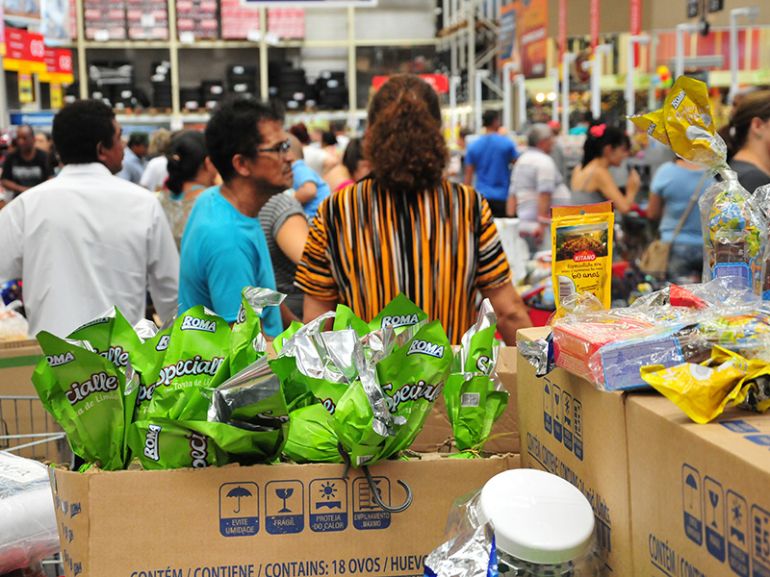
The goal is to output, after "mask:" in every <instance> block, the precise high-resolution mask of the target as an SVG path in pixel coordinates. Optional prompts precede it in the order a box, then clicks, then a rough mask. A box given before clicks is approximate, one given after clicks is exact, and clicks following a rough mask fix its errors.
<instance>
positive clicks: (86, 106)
mask: <svg viewBox="0 0 770 577" xmlns="http://www.w3.org/2000/svg"><path fill="white" fill-rule="evenodd" d="M53 139H54V142H55V143H56V148H57V149H58V151H59V154H60V156H61V159H62V162H63V163H64V168H63V169H62V171H61V173H60V174H59V176H58V177H56V178H55V179H52V180H49V181H48V182H45V183H43V184H41V185H39V186H36V187H35V188H32V189H31V190H29V191H27V192H25V193H24V194H23V195H21V196H20V197H19V198H17V199H16V200H14V201H13V202H12V203H10V204H9V205H8V206H7V207H6V208H5V209H3V210H2V211H1V212H0V246H2V247H3V249H2V250H0V281H4V280H9V279H15V278H22V279H23V281H24V305H25V308H26V311H27V314H28V318H29V323H30V326H29V331H30V334H32V335H35V334H37V333H38V332H39V331H41V330H47V331H51V332H53V333H54V334H57V335H59V336H62V337H64V336H67V335H68V334H69V333H70V332H71V331H73V330H74V329H76V328H77V327H78V326H79V325H81V324H83V323H85V322H88V321H90V320H93V319H94V318H96V317H97V316H99V315H100V314H102V313H103V312H104V311H105V310H108V309H109V308H111V307H113V306H117V307H118V308H119V309H120V311H121V312H122V313H123V314H124V315H125V316H126V318H127V319H128V320H129V321H130V322H131V323H136V322H139V320H141V319H142V318H144V315H145V306H146V300H147V296H146V295H147V290H148V288H149V291H150V295H151V296H152V300H153V303H154V304H155V308H156V310H157V312H158V314H159V315H160V317H161V318H162V319H163V320H164V321H165V320H168V319H170V318H171V317H173V315H174V314H175V313H176V308H177V307H176V303H177V281H178V271H179V255H178V253H177V251H176V247H175V246H174V239H173V237H172V236H171V229H170V228H169V226H168V223H167V222H166V218H165V217H164V216H163V209H161V207H160V203H159V202H158V199H157V198H155V196H153V195H151V194H147V191H146V190H144V189H143V188H140V187H139V186H136V185H134V184H131V183H128V182H125V181H124V180H121V179H119V178H116V177H115V176H113V174H115V173H117V172H118V171H119V170H120V168H121V163H122V160H123V143H122V141H121V138H120V126H119V125H118V123H117V121H116V120H115V115H114V113H113V112H112V109H111V108H110V107H109V106H107V105H106V104H104V103H103V102H101V101H97V100H80V101H77V102H75V103H73V104H69V105H67V106H66V107H64V108H63V109H62V110H60V111H59V112H58V113H57V114H56V117H55V118H54V121H53Z"/></svg>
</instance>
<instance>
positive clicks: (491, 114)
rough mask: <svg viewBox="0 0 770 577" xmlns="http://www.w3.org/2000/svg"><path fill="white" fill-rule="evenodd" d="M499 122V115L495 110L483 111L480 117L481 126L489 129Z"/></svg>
mask: <svg viewBox="0 0 770 577" xmlns="http://www.w3.org/2000/svg"><path fill="white" fill-rule="evenodd" d="M499 120H500V113H499V112H498V111H497V110H485V111H484V114H482V115H481V126H483V127H484V128H489V127H490V126H492V125H493V124H494V123H495V122H498V121H499Z"/></svg>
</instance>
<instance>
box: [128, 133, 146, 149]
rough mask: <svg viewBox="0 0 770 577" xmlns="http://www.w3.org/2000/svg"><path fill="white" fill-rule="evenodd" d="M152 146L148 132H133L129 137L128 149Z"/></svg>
mask: <svg viewBox="0 0 770 577" xmlns="http://www.w3.org/2000/svg"><path fill="white" fill-rule="evenodd" d="M134 146H150V135H149V134H147V133H146V132H132V133H131V134H130V135H129V137H128V147H129V148H133V147H134Z"/></svg>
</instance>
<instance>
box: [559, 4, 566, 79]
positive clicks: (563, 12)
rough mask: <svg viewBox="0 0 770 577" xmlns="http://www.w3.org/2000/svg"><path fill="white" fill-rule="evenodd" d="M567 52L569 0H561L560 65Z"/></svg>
mask: <svg viewBox="0 0 770 577" xmlns="http://www.w3.org/2000/svg"><path fill="white" fill-rule="evenodd" d="M566 52H567V0H559V65H561V62H562V60H563V59H564V54H565V53H566Z"/></svg>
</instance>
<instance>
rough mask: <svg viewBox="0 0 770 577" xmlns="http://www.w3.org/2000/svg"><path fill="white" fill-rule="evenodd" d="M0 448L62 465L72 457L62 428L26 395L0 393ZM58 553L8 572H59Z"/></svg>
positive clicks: (47, 574) (50, 574) (50, 576)
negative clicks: (35, 566)
mask: <svg viewBox="0 0 770 577" xmlns="http://www.w3.org/2000/svg"><path fill="white" fill-rule="evenodd" d="M0 451H7V452H9V453H13V454H15V455H18V456H20V457H26V458H28V459H35V460H38V461H42V462H44V463H58V464H64V465H71V462H72V458H73V457H72V452H71V450H70V448H69V445H68V444H67V439H66V436H65V434H64V432H63V431H62V430H61V428H60V427H59V426H58V425H57V424H56V423H55V422H54V420H53V418H52V417H51V416H50V415H49V414H48V413H47V412H46V411H45V409H44V408H43V404H42V403H41V402H40V399H39V398H38V397H36V396H26V395H5V396H2V395H0ZM58 557H59V556H58V555H56V556H55V557H54V558H52V559H46V560H44V561H43V562H42V563H41V565H40V566H39V567H37V568H34V569H33V568H30V569H28V570H26V572H22V571H18V572H16V573H12V574H11V575H13V576H14V577H16V575H19V576H21V575H24V576H26V575H34V576H35V577H37V576H38V575H40V576H45V577H57V576H59V575H63V574H64V571H63V569H62V565H61V560H60V559H59V558H58Z"/></svg>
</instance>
